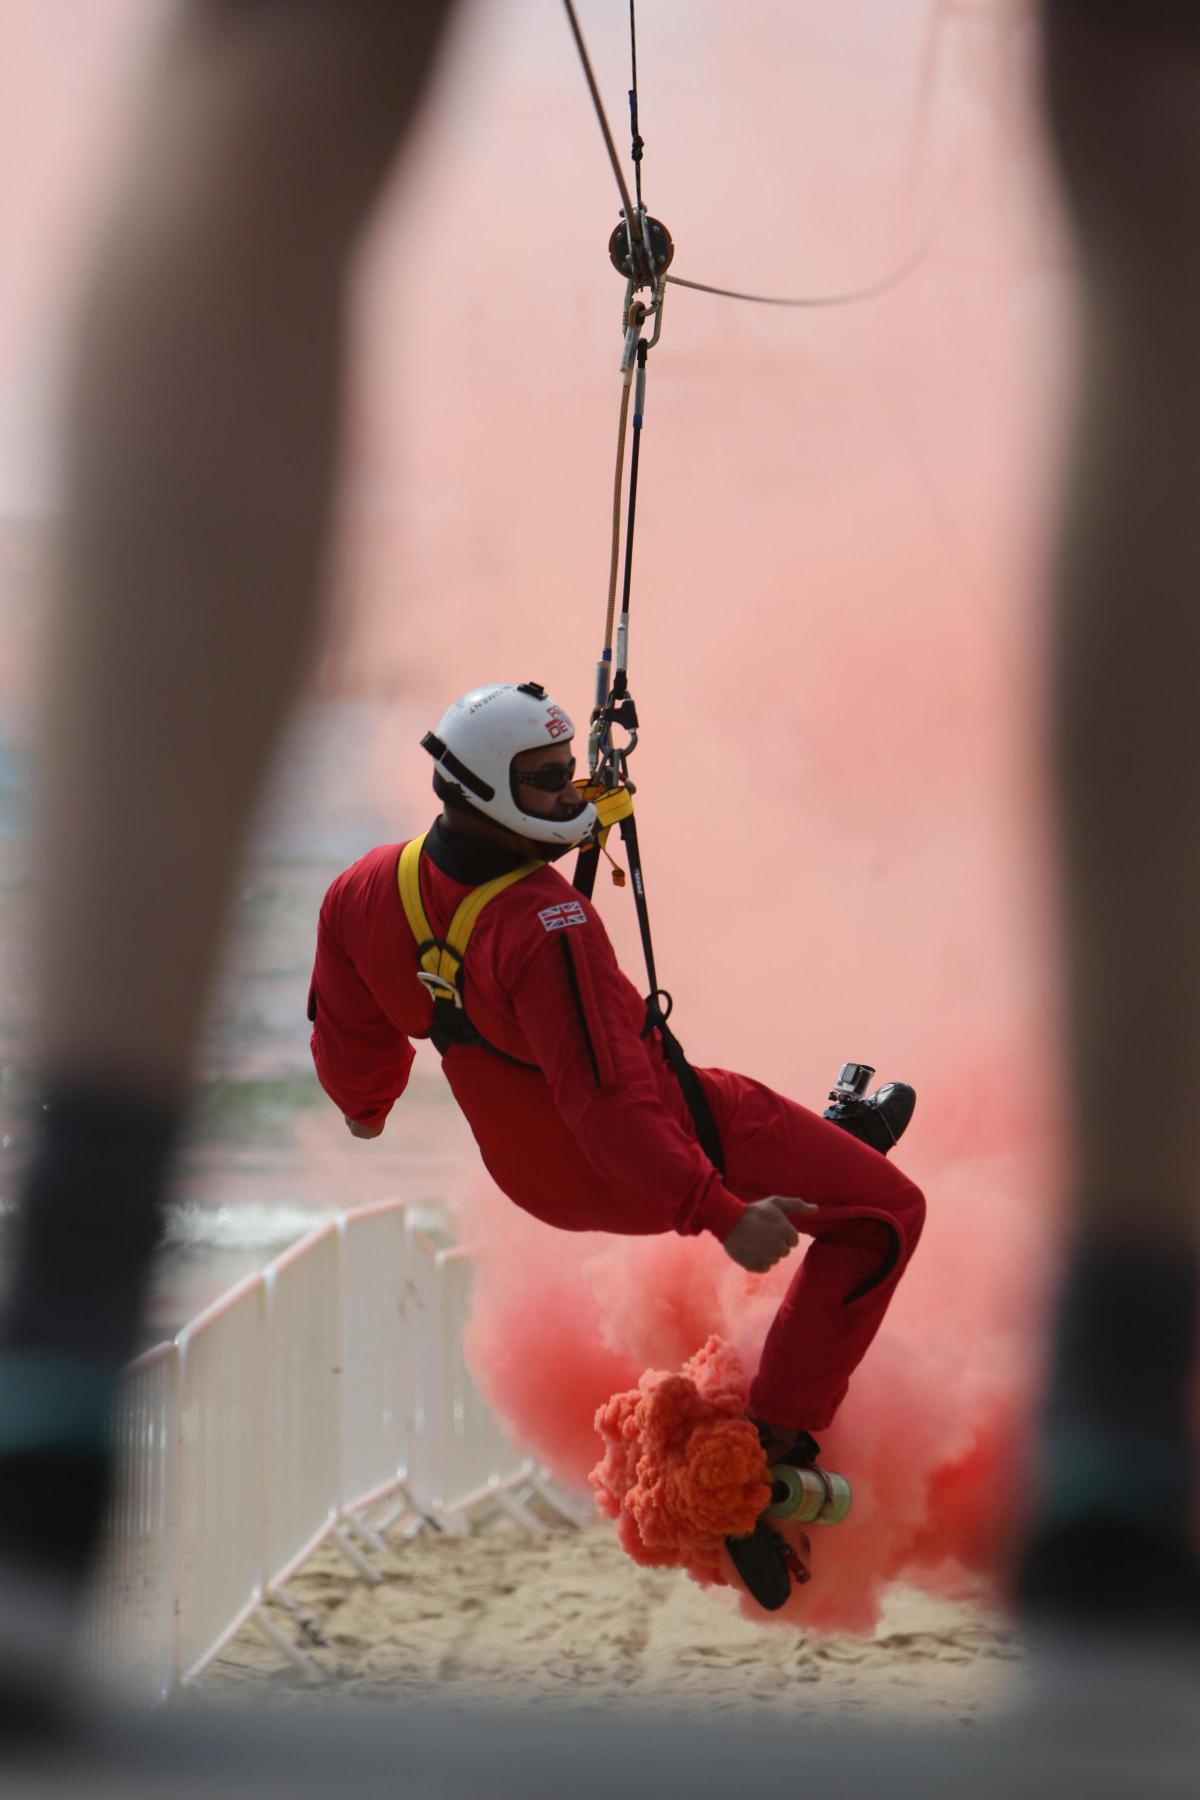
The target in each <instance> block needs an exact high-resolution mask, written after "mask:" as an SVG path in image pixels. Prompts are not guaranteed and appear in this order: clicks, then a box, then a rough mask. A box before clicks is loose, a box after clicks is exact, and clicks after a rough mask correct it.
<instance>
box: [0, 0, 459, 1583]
mask: <svg viewBox="0 0 1200 1800" xmlns="http://www.w3.org/2000/svg"><path fill="white" fill-rule="evenodd" d="M448 11H449V5H448V3H444V0H408V3H406V4H399V3H396V4H386V3H384V0H337V4H331V3H328V0H201V3H197V4H194V5H193V6H192V7H191V8H190V9H188V10H186V11H185V12H184V13H183V14H182V15H181V16H180V17H179V19H178V20H177V22H176V23H175V25H174V27H173V29H172V31H171V33H170V36H169V38H168V40H167V42H166V45H165V49H164V54H163V55H162V57H161V59H160V62H159V66H158V67H157V69H156V71H155V75H154V79H153V85H152V87H151V88H150V90H149V91H148V93H147V97H146V103H145V106H144V109H143V113H142V117H141V119H140V121H139V122H138V126H137V129H136V130H135V131H134V133H133V139H132V144H131V148H130V160H129V166H128V169H127V172H126V175H125V179H124V181H123V183H122V185H121V189H120V193H119V196H118V200H117V204H116V207H115V212H114V214H113V217H112V218H111V219H110V221H109V222H108V226H107V229H106V231H105V232H104V234H103V237H102V244H101V254H100V257H99V260H98V263H97V266H96V269H95V272H94V276H93V279H92V282H91V284H90V287H89V290H88V293H87V295H86V297H85V306H84V314H83V319H82V322H81V323H82V328H81V332H80V336H79V341H78V344H77V352H76V362H77V369H76V374H75V380H74V387H73V400H74V404H73V414H72V420H71V432H70V439H69V456H68V468H67V478H68V495H67V513H66V519H65V526H64V532H63V543H62V557H61V580H60V588H61V594H60V605H59V607H58V614H57V622H56V626H55V631H54V635H53V643H52V653H51V657H50V667H49V681H48V691H47V694H46V696H45V701H44V710H43V721H44V727H43V735H44V738H45V751H44V759H45V768H46V780H45V801H44V819H43V838H44V846H45V848H44V855H43V869H42V893H41V932H40V953H41V954H40V962H41V971H42V974H41V1018H42V1027H43V1030H42V1040H43V1041H42V1045H41V1065H42V1073H43V1098H44V1099H45V1100H46V1101H47V1102H48V1110H46V1111H45V1112H44V1113H43V1114H42V1115H41V1117H42V1121H43V1129H42V1135H41V1143H40V1145H39V1148H38V1150H37V1153H36V1157H35V1161H34V1164H33V1167H32V1169H31V1172H30V1174H29V1177H28V1180H27V1184H26V1193H25V1196H24V1205H23V1208H22V1214H23V1218H22V1237H21V1241H20V1245H19V1252H18V1258H17V1267H16V1272H15V1278H14V1283H13V1290H12V1298H11V1302H10V1304H9V1306H8V1307H7V1310H6V1312H5V1314H4V1316H3V1318H2V1319H0V1550H2V1551H3V1552H5V1553H7V1555H8V1557H9V1558H10V1560H11V1559H25V1558H30V1557H31V1558H33V1559H35V1560H40V1561H41V1562H42V1563H43V1564H44V1565H45V1566H46V1568H47V1569H53V1570H57V1571H58V1572H60V1573H61V1574H62V1575H63V1576H64V1577H66V1578H67V1579H68V1580H73V1579H74V1578H75V1576H76V1575H77V1574H78V1572H79V1570H80V1568H81V1566H82V1564H83V1562H84V1561H85V1560H86V1557H87V1554H88V1552H89V1551H90V1548H91V1544H92V1540H93V1536H94V1531H95V1527H96V1522H97V1516H98V1512H99V1508H100V1504H101V1500H102V1495H103V1485H104V1465H105V1459H104V1455H103V1448H102V1446H103V1422H104V1405H105V1400H106V1396H107V1391H108V1388H109V1384H110V1382H111V1378H112V1375H113V1373H114V1371H115V1369H116V1368H117V1366H118V1365H119V1364H120V1362H121V1361H122V1360H123V1359H124V1357H125V1356H126V1355H127V1354H128V1352H129V1350H130V1347H131V1345H132V1343H133V1340H134V1333H135V1331H136V1328H137V1323H138V1314H139V1310H140V1305H141V1299H142V1293H143V1287H144V1282H145V1276H146V1272H147V1265H148V1261H149V1258H150V1254H151V1251H152V1248H153V1245H154V1242H155V1239H156V1236H157V1233H158V1228H159V1215H160V1201H161V1195H162V1189H163V1180H164V1174H165V1170H166V1167H167V1164H168V1161H169V1157H170V1153H171V1150H172V1146H173V1142H174V1138H175V1132H176V1126H177V1122H178V1117H179V1112H180V1108H181V1105H182V1096H183V1090H184V1084H185V1081H186V1077H187V1073H188V1068H189V1061H190V1056H191V1050H192V1044H193V1039H194V1036H195V1032H196V1027H197V1022H198V1016H199V1013H200V1009H201V1007H202V1005H203V1002H204V999H205V996H206V992H207V987H208V980H209V974H210V969H211V964H212V961H213V955H214V948H215V945H216V941H217V937H218V933H219V931H220V927H221V920H222V913H223V907H224V902H225V897H226V893H227V889H228V885H229V881H230V877H231V872H232V865H233V860H234V858H235V856H236V854H237V850H238V846H239V842H240V839H241V835H242V832H243V830H244V827H245V824H246V821H247V818H248V816H249V813H250V811H251V808H252V806H253V805H254V802H255V800H256V798H257V793H258V788H259V782H260V778H261V775H262V771H263V767H264V764H265V762H266V759H267V756H268V754H269V752H270V749H271V746H272V744H273V741H274V738H275V734H276V731H277V729H278V727H279V724H280V722H281V719H282V716H283V713H284V710H285V707H286V704H287V702H288V701H289V699H290V697H291V695H292V692H293V689H294V687H295V684H296V680H297V677H298V675H299V672H300V671H301V669H302V668H303V666H304V662H305V658H306V655H307V652H308V649H309V645H310V641H311V638H312V632H313V624H314V619H315V616H316V612H317V601H318V594H319V591H320V585H321V574H322V570H321V553H322V548H323V545H324V541H325V534H326V528H327V521H328V516H329V498H330V487H331V477H332V471H333V466H334V458H335V451H336V443H337V427H338V404H339V376H340V354H339V344H340V333H341V317H342V305H343V297H344V291H345V284H346V273H347V267H348V263H349V258H350V253H351V251H352V249H353V247H354V244H355V240H356V238H357V235H358V233H359V231H360V229H361V227H362V225H363V222H364V220H365V218H366V216H367V214H368V212H369V209H370V206H371V203H372V201H373V199H374V198H375V196H376V194H377V192H378V190H379V186H380V183H381V181H382V179H383V177H384V174H385V172H386V170H387V168H388V165H389V162H390V159H391V156H392V152H393V150H394V148H395V146H396V144H397V142H398V141H399V139H400V137H401V136H402V135H403V132H404V129H405V126H406V124H407V123H408V120H409V119H410V117H411V115H412V113H413V110H414V107H415V104H416V101H417V98H418V96H419V94H420V91H421V88H422V86H423V83H424V80H425V76H426V72H427V69H428V66H429V64H430V61H431V57H432V53H433V50H434V47H435V43H436V39H437V36H438V30H439V27H440V24H441V22H442V20H443V18H444V16H445V15H446V14H447V13H448Z"/></svg>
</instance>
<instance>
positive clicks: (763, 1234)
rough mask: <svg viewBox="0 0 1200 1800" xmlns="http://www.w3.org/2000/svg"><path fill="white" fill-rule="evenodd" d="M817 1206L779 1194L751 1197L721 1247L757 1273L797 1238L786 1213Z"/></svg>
mask: <svg viewBox="0 0 1200 1800" xmlns="http://www.w3.org/2000/svg"><path fill="white" fill-rule="evenodd" d="M818 1210H819V1209H818V1208H817V1207H816V1206H815V1205H814V1204H813V1202H812V1201H811V1200H786V1199H785V1198H784V1197H783V1195H782V1194H768V1196H767V1198H766V1199H765V1200H752V1201H751V1202H750V1204H749V1206H748V1207H747V1208H746V1210H745V1212H744V1213H743V1214H742V1216H741V1218H740V1219H739V1220H738V1222H737V1224H736V1225H735V1226H734V1228H733V1230H732V1231H731V1232H730V1234H729V1236H728V1237H727V1238H726V1239H725V1243H724V1248H725V1250H726V1251H727V1252H728V1254H729V1255H730V1256H731V1257H732V1258H733V1260H734V1262H735V1263H740V1264H741V1266H742V1268H743V1269H750V1270H751V1271H752V1272H753V1273H754V1274H755V1275H761V1274H762V1272H763V1270H764V1269H773V1268H774V1267H775V1264H776V1263H777V1262H780V1261H782V1259H783V1258H784V1257H785V1256H786V1255H787V1253H788V1251H789V1250H794V1249H795V1247H796V1245H797V1244H798V1243H799V1242H800V1233H799V1232H798V1231H797V1230H796V1227H795V1226H794V1225H793V1224H792V1221H791V1219H790V1218H789V1217H788V1214H789V1213H812V1212H817V1211H818Z"/></svg>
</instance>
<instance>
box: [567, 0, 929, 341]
mask: <svg viewBox="0 0 1200 1800" xmlns="http://www.w3.org/2000/svg"><path fill="white" fill-rule="evenodd" d="M563 5H564V7H565V8H566V13H567V19H568V21H569V23H570V26H571V34H572V36H573V37H574V39H575V48H576V50H577V51H578V52H579V60H580V62H581V64H582V65H583V73H584V76H585V78H586V80H587V84H588V91H589V92H590V94H591V96H592V105H593V107H594V108H595V112H596V119H597V122H598V123H599V126H600V131H601V134H602V136H603V138H604V144H605V148H606V149H607V151H608V160H609V162H610V163H611V164H612V170H613V174H614V175H615V176H616V178H617V188H618V190H619V192H620V195H621V205H622V207H623V208H624V213H625V218H626V220H627V222H628V224H629V228H630V230H631V232H632V236H633V238H634V239H635V240H636V241H637V243H638V246H639V249H640V250H641V251H642V254H643V257H644V258H645V260H646V262H647V263H648V262H649V256H648V251H647V246H646V245H645V244H644V243H643V235H642V225H643V218H642V214H643V208H642V149H643V140H642V138H641V136H640V135H639V132H638V108H637V35H636V32H637V28H636V21H635V18H634V0H629V37H630V52H631V62H632V70H633V86H632V87H631V89H630V90H629V110H630V121H631V124H632V127H633V167H634V178H635V186H636V189H637V205H636V206H635V205H634V203H633V200H632V199H631V197H630V193H629V185H628V183H627V182H626V180H625V177H624V175H623V173H622V171H621V164H620V161H619V159H618V156H617V149H616V145H615V144H614V142H613V135H612V132H611V130H610V129H609V124H608V115H607V114H606V113H605V110H604V102H603V101H602V100H601V98H600V90H599V88H598V87H597V86H596V77H595V75H594V74H593V72H592V64H591V59H590V57H589V56H588V53H587V46H586V44H585V43H584V41H583V33H582V31H581V30H580V29H579V20H578V19H577V18H576V16H575V7H574V5H573V3H572V0H563ZM932 243H933V232H932V231H930V232H929V233H928V234H927V235H926V236H925V237H924V238H923V239H922V240H921V242H920V243H919V244H918V245H917V246H916V248H915V249H914V250H913V251H911V252H910V254H909V255H908V256H907V257H905V259H904V261H903V262H902V263H901V264H900V265H899V267H898V268H896V269H893V270H892V271H891V272H890V273H889V274H887V275H885V276H883V277H882V278H881V279H880V280H879V281H874V282H870V283H869V284H868V285H867V286H866V287H861V288H849V289H847V290H846V291H845V292H844V293H837V294H810V295H797V296H794V297H793V296H789V295H776V294H746V293H742V292H741V291H740V290H738V289H736V288H724V287H715V286H712V285H710V284H709V283H708V282H704V281H685V280H684V279H683V277H682V276H681V275H663V276H662V277H661V278H660V279H662V280H663V281H669V282H670V283H671V284H672V285H673V286H674V287H681V288H690V289H691V290H692V291H693V293H697V294H713V295H715V296H717V297H718V298H719V299H722V300H741V301H745V302H747V303H748V304H750V305H752V306H782V307H790V308H807V307H814V308H815V307H835V306H855V305H858V304H860V303H861V302H862V301H864V300H874V299H877V298H878V297H879V296H880V295H881V294H886V293H888V292H889V291H890V290H891V289H892V288H895V287H899V286H900V284H901V282H903V281H906V280H907V279H908V277H909V276H910V275H911V274H912V273H913V271H914V270H915V269H916V268H918V267H919V265H920V264H921V263H922V262H923V261H924V259H925V257H926V256H927V255H928V253H929V250H930V247H931V245H932ZM643 285H646V284H643Z"/></svg>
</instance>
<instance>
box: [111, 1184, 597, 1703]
mask: <svg viewBox="0 0 1200 1800" xmlns="http://www.w3.org/2000/svg"><path fill="white" fill-rule="evenodd" d="M470 1277H471V1264H470V1258H469V1257H468V1256H467V1255H465V1254H464V1252H463V1251H461V1250H459V1249H456V1248H455V1247H453V1246H451V1245H450V1244H448V1243H447V1242H446V1241H445V1240H444V1239H443V1238H441V1237H440V1236H438V1235H437V1234H436V1233H433V1232H430V1231H428V1230H426V1229H423V1228H421V1227H420V1226H417V1225H415V1224H413V1223H412V1222H411V1221H406V1219H405V1215H404V1209H403V1206H402V1204H401V1203H400V1202H398V1201H386V1202H380V1203H377V1204H374V1205H371V1206H365V1207H361V1208H358V1209H356V1210H354V1211H352V1212H347V1213H343V1214H340V1215H339V1216H337V1217H336V1218H334V1219H332V1220H331V1221H329V1222H328V1223H327V1224H323V1225H321V1226H319V1227H318V1228H317V1229H316V1230H314V1231H312V1232H310V1233H309V1235H308V1236H307V1237H305V1238H303V1239H302V1240H301V1241H300V1242H299V1243H298V1244H296V1245H294V1246H293V1247H292V1248H291V1249H290V1250H288V1251H285V1252H284V1254H283V1255H282V1256H279V1257H277V1258H276V1259H275V1261H274V1262H273V1263H271V1264H270V1265H269V1266H268V1268H266V1269H265V1270H264V1271H263V1272H262V1273H261V1274H258V1275H252V1276H249V1277H247V1278H246V1279H245V1280H244V1281H242V1282H240V1283H239V1284H238V1285H237V1286H236V1287H235V1288H233V1289H231V1290H230V1292H229V1293H228V1294H226V1295H224V1296H223V1297H222V1298H221V1299H220V1300H218V1301H217V1302H216V1303H215V1304H214V1305H213V1306H210V1307H209V1308H208V1309H207V1310H206V1311H205V1312H203V1313H202V1314H201V1315H200V1317H199V1318H197V1319H195V1320H193V1321H192V1323H191V1324H190V1325H188V1326H187V1327H186V1328H185V1329H184V1330H183V1331H181V1332H180V1333H179V1336H178V1337H177V1338H176V1339H175V1341H174V1343H172V1344H162V1345H159V1346H158V1347H157V1348H156V1349H154V1350H151V1351H148V1352H147V1353H146V1354H145V1355H144V1356H142V1357H139V1358H138V1360H137V1362H135V1363H133V1364H131V1365H130V1367H129V1369H128V1370H127V1371H126V1373H125V1377H124V1379H123V1383H122V1389H121V1395H120V1400H119V1403H118V1408H117V1418H116V1427H115V1428H116V1437H117V1443H118V1446H119V1451H120V1457H121V1467H120V1471H119V1476H118V1482H117V1492H116V1497H115V1503H114V1506H113V1510H112V1513H111V1517H110V1523H109V1529H108V1536H107V1543H106V1548H105V1554H104V1557H103V1559H102V1564H101V1568H100V1571H99V1575H98V1578H97V1581H96V1586H95V1592H94V1597H93V1604H92V1608H91V1612H90V1617H89V1622H88V1634H87V1650H88V1655H89V1658H90V1660H91V1662H92V1663H93V1665H94V1666H95V1667H97V1668H98V1669H103V1670H104V1672H105V1673H106V1675H108V1676H110V1677H111V1676H113V1675H117V1676H119V1678H120V1679H121V1680H122V1682H123V1684H124V1685H125V1686H126V1687H130V1688H132V1689H133V1690H135V1691H136V1692H138V1693H139V1694H141V1695H143V1696H144V1697H146V1698H148V1699H160V1698H163V1697H165V1696H166V1695H168V1694H170V1693H171V1692H173V1691H174V1690H175V1689H176V1688H177V1687H179V1686H180V1685H181V1684H182V1683H185V1682H187V1681H190V1680H192V1679H194V1678H195V1677H196V1676H197V1675H198V1674H199V1673H200V1672H201V1670H202V1669H204V1668H205V1667H206V1666H207V1665H208V1664H209V1663H210V1662H211V1661H212V1659H213V1657H215V1656H216V1655H217V1654H218V1653H219V1652H220V1650H221V1649H222V1647H223V1646H224V1645H225V1644H226V1643H227V1642H228V1640H229V1639H230V1637H232V1636H233V1634H234V1633H235V1632H236V1631H237V1630H238V1629H239V1628H240V1626H241V1625H242V1624H243V1623H244V1622H245V1621H246V1620H247V1619H251V1618H253V1619H254V1620H255V1621H256V1622H257V1624H258V1625H259V1626H260V1627H261V1628H262V1630H263V1631H264V1632H265V1633H266V1634H267V1635H268V1636H269V1637H270V1638H271V1640H272V1641H273V1642H274V1643H275V1644H276V1645H277V1646H278V1648H279V1649H280V1650H282V1651H283V1652H284V1653H285V1654H286V1655H287V1656H289V1657H290V1658H291V1659H292V1660H293V1661H294V1662H295V1663H297V1664H298V1665H300V1666H301V1667H304V1668H306V1669H309V1670H312V1669H313V1668H314V1665H313V1663H312V1661H311V1659H310V1658H309V1657H308V1656H306V1654H305V1653H304V1652H303V1651H302V1650H301V1649H300V1648H299V1646H298V1645H297V1643H296V1642H295V1640H294V1637H293V1635H292V1633H291V1632H290V1630H288V1629H287V1621H286V1618H285V1619H284V1620H283V1622H282V1623H281V1620H280V1617H279V1615H278V1613H277V1612H275V1610H274V1609H273V1608H272V1607H271V1606H270V1605H269V1604H268V1603H269V1602H275V1603H277V1604H278V1606H279V1607H281V1608H282V1609H283V1610H284V1613H285V1614H286V1613H287V1612H288V1611H291V1612H293V1613H296V1612H298V1608H296V1607H295V1606H294V1604H293V1602H292V1600H291V1596H290V1595H289V1594H288V1591H287V1587H286V1585H285V1584H286V1583H287V1581H288V1579H289V1577H290V1576H291V1575H292V1574H293V1572H294V1571H295V1570H296V1569H297V1568H298V1567H299V1566H300V1564H301V1563H302V1562H303V1561H304V1560H305V1558H306V1557H308V1556H309V1555H311V1553H312V1552H313V1551H314V1550H315V1549H316V1548H317V1547H318V1546H319V1545H320V1544H322V1543H323V1542H325V1541H326V1540H327V1539H329V1538H332V1539H333V1541H334V1542H336V1543H337V1544H338V1545H339V1547H340V1549H341V1550H342V1552H343V1553H344V1554H345V1555H346V1557H347V1558H348V1559H349V1560H350V1561H351V1563H352V1564H353V1566H354V1567H355V1568H356V1569H357V1571H358V1572H359V1573H360V1574H361V1575H362V1576H364V1577H365V1578H366V1579H368V1580H371V1581H378V1580H380V1579H381V1577H380V1573H379V1571H378V1569H377V1568H376V1566H375V1564H374V1563H373V1562H372V1560H371V1556H372V1554H374V1553H378V1552H380V1551H382V1550H385V1549H386V1548H387V1547H388V1542H387V1540H388V1538H389V1537H393V1538H394V1537H395V1536H397V1535H400V1534H404V1535H411V1534H412V1533H413V1532H414V1531H418V1530H421V1529H424V1528H426V1527H432V1528H434V1529H438V1530H443V1531H455V1532H466V1531H469V1530H471V1529H472V1526H473V1525H474V1523H475V1522H476V1521H477V1520H478V1519H480V1518H481V1517H482V1516H484V1515H485V1514H486V1513H488V1512H494V1511H496V1510H497V1509H502V1510H504V1511H506V1512H508V1513H510V1514H511V1515H512V1516H513V1517H514V1518H516V1519H517V1520H518V1522H519V1523H521V1524H522V1525H523V1526H524V1527H525V1528H526V1529H527V1530H529V1531H539V1530H544V1529H545V1523H544V1517H543V1515H544V1510H545V1508H544V1506H543V1507H542V1508H540V1509H537V1510H534V1509H533V1508H532V1505H531V1503H532V1502H533V1500H534V1499H535V1498H536V1497H537V1496H538V1495H540V1496H541V1498H542V1500H543V1502H546V1503H548V1504H549V1505H551V1506H552V1507H554V1508H555V1510H556V1511H557V1512H558V1513H559V1514H561V1515H562V1516H564V1517H565V1518H567V1519H568V1520H571V1521H572V1522H577V1515H576V1513H575V1510H574V1508H573V1507H572V1505H571V1503H570V1502H569V1501H568V1500H567V1499H566V1497H565V1496H563V1495H561V1494H560V1493H558V1492H557V1490H555V1489H554V1488H553V1487H552V1486H551V1485H550V1484H549V1483H548V1482H547V1481H546V1480H545V1478H544V1477H543V1476H542V1474H541V1473H540V1471H539V1470H538V1469H537V1468H536V1467H535V1466H534V1465H533V1463H531V1462H530V1461H529V1460H528V1459H527V1458H525V1457H523V1456H522V1454H521V1453H520V1451H518V1450H517V1449H516V1448H515V1447H514V1446H513V1445H512V1444H511V1443H510V1442H509V1440H508V1439H507V1438H506V1436H505V1435H504V1432H503V1431H502V1429H501V1428H500V1426H499V1424H498V1422H497V1420H496V1418H495V1416H494V1414H493V1413H492V1412H491V1410H490V1408H489V1407H488V1406H487V1404H486V1402H485V1401H484V1399H483V1397H482V1396H481V1394H480V1393H479V1390H478V1388H477V1387H476V1385H475V1383H474V1381H473V1380H472V1378H471V1375H470V1371H469V1370H468V1369H467V1366H466V1362H465V1360H464V1358H463V1353H462V1339H463V1330H464V1327H465V1324H466V1320H467V1316H468V1309H469V1305H470Z"/></svg>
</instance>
